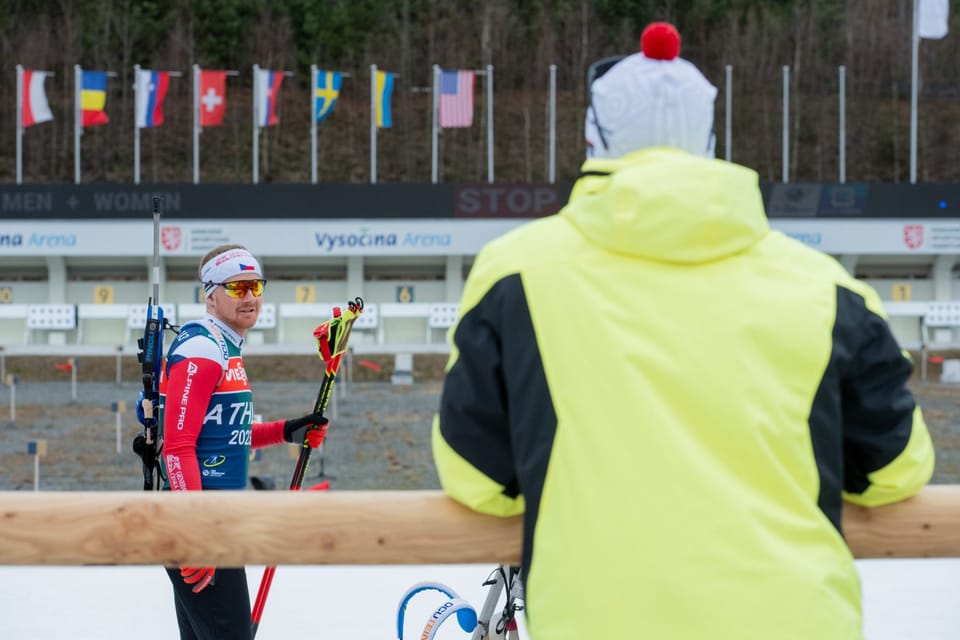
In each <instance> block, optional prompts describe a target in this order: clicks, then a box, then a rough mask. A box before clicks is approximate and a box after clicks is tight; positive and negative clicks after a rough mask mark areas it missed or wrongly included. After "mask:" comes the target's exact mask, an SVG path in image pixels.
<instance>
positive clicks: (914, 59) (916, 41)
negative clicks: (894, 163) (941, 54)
mask: <svg viewBox="0 0 960 640" xmlns="http://www.w3.org/2000/svg"><path fill="white" fill-rule="evenodd" d="M919 12H920V0H913V29H912V30H911V32H910V50H911V51H910V55H911V58H910V184H915V183H916V182H917V78H918V76H919V75H920V34H919V26H920V25H919V20H920V17H919Z"/></svg>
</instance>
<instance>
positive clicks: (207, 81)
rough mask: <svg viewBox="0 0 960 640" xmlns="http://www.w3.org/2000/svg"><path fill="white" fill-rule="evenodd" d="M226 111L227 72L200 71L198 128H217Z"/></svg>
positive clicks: (221, 122)
mask: <svg viewBox="0 0 960 640" xmlns="http://www.w3.org/2000/svg"><path fill="white" fill-rule="evenodd" d="M226 111H227V72H226V71H208V70H206V69H203V70H201V71H200V126H201V127H219V126H220V125H222V124H223V116H224V114H225V113H226Z"/></svg>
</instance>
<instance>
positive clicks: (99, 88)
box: [80, 71, 110, 127]
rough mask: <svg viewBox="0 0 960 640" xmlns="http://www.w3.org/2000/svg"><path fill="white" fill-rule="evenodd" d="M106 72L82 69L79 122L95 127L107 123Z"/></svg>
mask: <svg viewBox="0 0 960 640" xmlns="http://www.w3.org/2000/svg"><path fill="white" fill-rule="evenodd" d="M106 106H107V72H106V71H83V72H82V73H81V76H80V109H81V110H82V115H81V119H80V124H81V125H82V126H84V127H95V126H97V125H100V124H107V123H108V122H110V118H108V117H107V112H106V111H105V109H106Z"/></svg>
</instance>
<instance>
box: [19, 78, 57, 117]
mask: <svg viewBox="0 0 960 640" xmlns="http://www.w3.org/2000/svg"><path fill="white" fill-rule="evenodd" d="M49 75H52V74H50V73H48V72H46V71H29V70H27V69H24V70H23V96H22V100H23V121H22V123H23V127H24V128H26V127H30V126H33V125H35V124H40V123H41V122H47V121H48V120H53V112H52V111H50V104H49V103H48V102H47V92H46V91H44V89H43V81H44V80H46V79H47V76H49Z"/></svg>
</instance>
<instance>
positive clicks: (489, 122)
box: [487, 64, 493, 184]
mask: <svg viewBox="0 0 960 640" xmlns="http://www.w3.org/2000/svg"><path fill="white" fill-rule="evenodd" d="M487 182H489V183H491V184H492V183H493V65H492V64H488V65H487Z"/></svg>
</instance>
